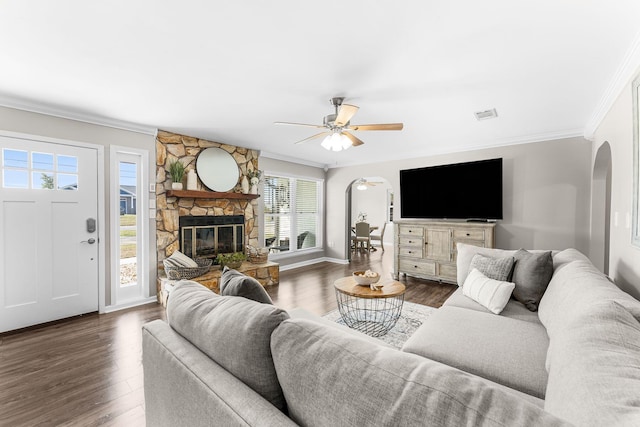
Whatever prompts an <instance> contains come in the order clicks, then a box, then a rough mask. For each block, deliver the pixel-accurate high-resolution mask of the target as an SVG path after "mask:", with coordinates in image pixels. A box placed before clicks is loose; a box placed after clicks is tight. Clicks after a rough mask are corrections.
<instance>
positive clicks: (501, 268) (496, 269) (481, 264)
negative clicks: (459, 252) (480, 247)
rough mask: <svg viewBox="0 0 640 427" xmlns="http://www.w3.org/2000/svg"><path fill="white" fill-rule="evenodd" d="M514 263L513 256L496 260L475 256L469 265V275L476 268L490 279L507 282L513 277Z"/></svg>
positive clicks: (480, 255) (479, 255)
mask: <svg viewBox="0 0 640 427" xmlns="http://www.w3.org/2000/svg"><path fill="white" fill-rule="evenodd" d="M513 262H514V258H513V257H511V256H507V257H500V258H494V257H490V256H485V255H482V254H475V255H474V256H473V258H471V264H469V273H471V271H473V269H474V268H475V269H477V270H478V271H479V272H480V273H482V274H484V275H485V276H487V277H488V278H490V279H493V280H500V281H501V282H506V281H507V280H509V278H510V277H511V271H512V270H513Z"/></svg>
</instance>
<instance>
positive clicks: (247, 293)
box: [220, 266, 273, 304]
mask: <svg viewBox="0 0 640 427" xmlns="http://www.w3.org/2000/svg"><path fill="white" fill-rule="evenodd" d="M220 295H224V296H237V297H244V298H248V299H251V300H254V301H258V302H261V303H264V304H273V301H272V300H271V297H270V296H269V294H268V293H267V291H266V290H265V289H264V286H262V285H261V284H260V282H258V281H257V280H256V279H254V278H253V277H249V276H247V275H244V274H242V273H240V272H239V271H236V270H234V269H232V268H229V267H227V266H225V267H224V270H222V276H221V277H220Z"/></svg>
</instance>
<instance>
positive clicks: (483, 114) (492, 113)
mask: <svg viewBox="0 0 640 427" xmlns="http://www.w3.org/2000/svg"><path fill="white" fill-rule="evenodd" d="M473 114H475V116H476V119H477V120H487V119H494V118H496V117H498V112H497V111H496V109H495V108H492V109H491V110H485V111H476V112H475V113H473Z"/></svg>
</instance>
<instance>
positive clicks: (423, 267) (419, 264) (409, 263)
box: [400, 259, 436, 276]
mask: <svg viewBox="0 0 640 427" xmlns="http://www.w3.org/2000/svg"><path fill="white" fill-rule="evenodd" d="M400 271H402V272H403V273H408V274H411V273H415V274H425V275H427V276H435V274H436V263H435V262H429V261H413V260H408V259H400Z"/></svg>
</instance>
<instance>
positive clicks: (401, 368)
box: [271, 319, 564, 426]
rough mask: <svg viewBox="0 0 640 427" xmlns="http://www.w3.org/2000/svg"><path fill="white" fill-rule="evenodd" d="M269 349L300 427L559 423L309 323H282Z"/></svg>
mask: <svg viewBox="0 0 640 427" xmlns="http://www.w3.org/2000/svg"><path fill="white" fill-rule="evenodd" d="M271 345H272V351H273V360H274V363H275V366H276V370H277V372H278V377H279V378H280V381H281V384H282V389H283V391H284V394H285V396H286V399H287V405H288V408H289V416H290V417H291V418H292V419H293V420H294V421H295V422H297V423H298V424H300V425H314V426H337V425H340V426H365V425H389V426H390V425H401V426H424V425H426V424H429V425H438V426H461V425H487V426H512V425H526V426H532V425H534V426H535V425H564V422H563V421H562V420H560V419H558V418H555V417H552V416H550V415H549V414H547V413H545V412H544V411H542V410H541V408H539V407H537V406H536V405H534V404H531V403H528V402H527V401H525V400H522V399H520V398H518V397H515V396H514V395H512V394H510V393H508V392H505V391H504V390H502V389H500V388H497V387H493V386H491V385H489V384H488V383H486V382H485V381H484V380H482V379H480V378H477V377H474V376H472V375H470V374H468V373H465V372H462V371H460V370H458V369H455V368H452V367H450V366H446V365H443V364H440V363H438V362H435V361H432V360H428V359H424V358H422V357H419V356H416V355H414V354H409V353H402V352H399V351H397V350H393V349H389V348H385V347H382V346H377V345H375V344H371V343H369V342H367V341H363V340H359V339H353V337H351V336H350V335H347V334H343V333H342V332H341V331H339V330H337V329H333V328H326V327H324V326H322V325H320V324H318V323H315V322H311V321H308V320H304V319H291V320H287V321H285V322H283V323H282V324H281V325H280V326H279V327H278V328H277V329H276V330H275V331H274V333H273V336H272V343H271ZM336 360H339V361H340V362H339V363H336Z"/></svg>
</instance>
